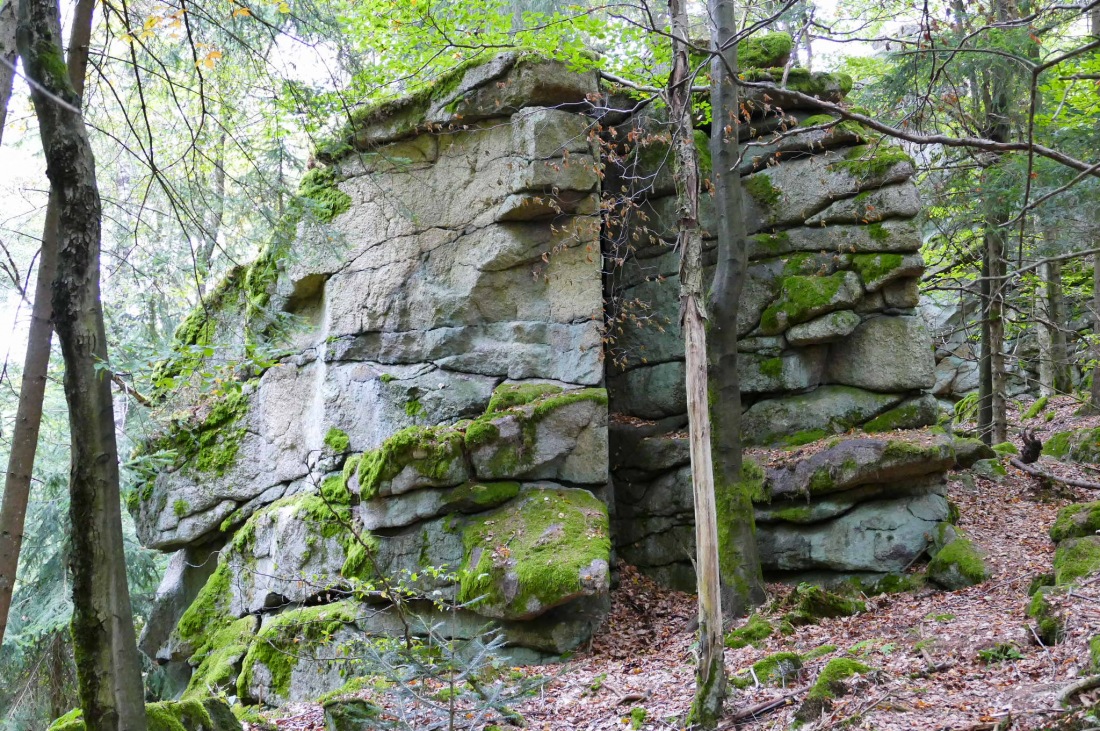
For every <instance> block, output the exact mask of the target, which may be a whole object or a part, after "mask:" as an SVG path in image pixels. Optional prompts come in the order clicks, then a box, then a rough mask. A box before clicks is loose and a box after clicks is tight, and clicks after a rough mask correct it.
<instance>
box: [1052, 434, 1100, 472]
mask: <svg viewBox="0 0 1100 731" xmlns="http://www.w3.org/2000/svg"><path fill="white" fill-rule="evenodd" d="M1043 454H1045V455H1047V456H1050V457H1054V458H1055V459H1059V460H1062V461H1065V462H1088V463H1094V464H1095V463H1100V427H1097V428H1095V429H1078V430H1075V431H1065V432H1058V433H1057V434H1053V435H1051V436H1050V437H1049V438H1048V439H1047V441H1046V443H1045V444H1044V445H1043Z"/></svg>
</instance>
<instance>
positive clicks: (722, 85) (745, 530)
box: [707, 0, 764, 616]
mask: <svg viewBox="0 0 1100 731" xmlns="http://www.w3.org/2000/svg"><path fill="white" fill-rule="evenodd" d="M707 10H708V15H709V16H710V24H711V42H712V45H713V46H714V48H715V49H717V50H721V54H720V55H716V56H715V57H714V59H713V61H712V63H711V110H712V111H711V117H712V119H713V120H714V121H713V122H712V124H711V136H710V152H711V159H712V161H713V166H712V167H713V169H714V173H713V175H714V181H713V182H714V208H715V212H716V215H717V229H718V230H717V231H716V233H717V235H718V266H717V268H716V269H715V272H714V281H713V282H712V284H711V297H710V307H711V312H712V313H713V315H714V317H713V318H712V319H711V321H710V327H709V330H708V335H709V336H710V341H709V348H708V350H709V355H710V359H709V360H710V382H711V387H710V390H711V392H712V393H713V395H714V398H713V399H712V407H711V421H712V424H713V427H714V430H713V434H712V443H713V450H714V479H715V498H716V502H717V508H718V523H719V526H720V529H719V536H720V537H721V540H720V546H719V550H720V554H719V561H720V568H721V577H722V607H723V608H724V609H725V611H726V613H727V615H729V616H741V615H744V614H747V613H748V611H749V610H750V609H751V608H752V607H754V606H756V605H758V604H760V603H761V602H763V600H764V580H763V576H762V575H761V571H760V557H759V555H758V553H757V548H756V526H755V524H754V523H755V514H754V512H753V506H752V497H751V496H750V495H749V493H748V490H746V489H745V482H744V481H743V479H742V464H741V381H740V377H739V375H738V371H737V358H738V356H737V314H738V310H739V309H740V302H741V290H742V287H743V284H744V280H745V270H746V268H747V266H748V264H747V252H746V251H745V239H746V236H745V219H744V214H743V212H742V209H741V196H742V191H741V176H740V175H739V174H738V171H737V168H738V164H737V155H738V149H737V137H738V135H737V127H738V124H739V121H740V119H739V115H740V113H741V110H740V106H739V104H738V99H737V84H736V83H735V78H736V74H737V45H736V44H734V43H732V40H733V38H734V37H735V36H736V33H737V19H736V7H735V3H734V0H709V2H708V4H707Z"/></svg>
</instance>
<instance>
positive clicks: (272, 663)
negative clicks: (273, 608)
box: [237, 600, 359, 699]
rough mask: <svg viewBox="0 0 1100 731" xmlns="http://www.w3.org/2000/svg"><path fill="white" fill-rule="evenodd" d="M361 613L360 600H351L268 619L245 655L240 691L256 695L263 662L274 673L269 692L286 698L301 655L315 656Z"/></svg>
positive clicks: (238, 692)
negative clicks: (256, 679)
mask: <svg viewBox="0 0 1100 731" xmlns="http://www.w3.org/2000/svg"><path fill="white" fill-rule="evenodd" d="M358 613H359V607H358V604H356V603H355V602H354V601H350V600H349V601H343V602H336V603H335V604H322V605H319V606H315V607H305V608H300V609H293V610H291V611H287V612H283V613H281V614H277V615H275V616H274V617H271V618H270V619H268V620H267V621H266V623H265V624H264V626H263V628H261V629H260V632H259V633H258V634H257V635H256V639H255V641H253V643H252V645H251V646H250V647H249V649H248V653H247V654H246V655H245V657H244V661H243V664H242V668H241V674H240V677H239V678H238V679H237V695H238V696H239V697H241V698H251V697H252V694H251V692H250V691H249V688H250V687H251V685H252V676H253V674H254V672H255V669H256V666H257V665H258V664H262V665H263V666H265V667H266V668H267V670H268V672H269V673H270V676H271V681H270V685H269V686H268V690H269V692H270V693H271V694H273V695H275V696H279V697H281V698H283V699H286V698H287V696H288V695H289V693H290V678H291V673H293V671H294V668H295V667H296V666H297V664H298V662H299V660H300V658H304V657H311V656H314V655H315V654H317V651H318V650H320V649H321V648H323V647H325V646H327V645H329V644H330V643H331V642H332V640H333V637H334V636H335V635H336V633H337V632H338V631H339V630H341V629H342V628H344V627H345V626H349V625H354V624H355V622H356V620H357V619H358Z"/></svg>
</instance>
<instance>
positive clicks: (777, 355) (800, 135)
mask: <svg viewBox="0 0 1100 731" xmlns="http://www.w3.org/2000/svg"><path fill="white" fill-rule="evenodd" d="M748 76H749V77H750V78H749V80H754V79H764V80H778V79H780V78H782V70H781V69H779V70H771V71H769V70H751V69H750V70H749V71H748ZM788 83H789V84H790V87H791V88H792V89H795V90H797V91H802V92H804V93H808V94H811V95H816V96H817V97H819V98H823V99H826V100H829V101H838V100H840V99H841V98H842V97H843V96H844V94H845V92H846V91H847V84H846V83H845V79H844V78H843V77H838V76H833V75H830V74H807V73H806V72H801V71H797V70H796V71H795V72H792V74H791V75H790V77H789V79H788ZM746 106H747V108H748V109H750V110H751V111H752V117H751V121H750V122H749V123H748V124H746V125H744V126H743V127H741V128H740V137H741V146H742V151H743V157H742V160H743V162H742V163H741V167H740V170H739V172H740V174H741V180H742V185H743V189H744V201H743V203H744V214H745V220H746V223H747V227H748V233H749V234H750V238H749V250H748V259H749V267H748V271H747V275H746V277H745V279H744V288H743V293H742V296H741V301H740V312H739V313H738V317H737V324H736V325H737V331H738V335H739V336H740V338H741V341H740V343H739V345H738V351H739V355H738V371H739V376H740V383H741V391H742V399H743V402H744V408H745V411H744V413H743V414H742V438H743V440H744V442H745V443H746V444H748V445H753V444H756V445H775V444H785V445H792V446H793V445H799V444H804V443H808V442H811V441H813V440H815V439H820V438H822V437H826V436H828V435H830V434H835V433H840V432H846V431H848V430H851V429H863V430H864V431H867V432H888V431H890V430H893V429H898V428H902V429H905V428H914V427H920V426H924V425H927V424H931V423H934V422H935V421H936V416H937V404H936V401H935V399H934V398H933V397H932V396H931V395H930V394H928V393H926V390H927V389H929V388H931V387H932V385H933V384H934V382H935V379H934V376H933V367H934V362H933V358H932V350H931V347H930V342H929V336H928V333H927V332H926V328H925V325H924V321H923V319H922V318H921V316H920V314H919V312H918V310H917V306H918V304H919V302H918V283H919V279H920V276H921V273H922V272H923V271H924V262H923V260H922V259H921V256H920V253H919V250H920V245H921V235H920V227H919V224H918V222H917V220H916V217H917V214H918V213H919V211H920V201H919V198H918V195H917V188H916V186H915V185H914V184H913V182H912V181H911V180H910V178H911V176H912V175H913V172H914V170H913V164H912V161H911V160H910V159H909V158H908V156H907V155H905V154H904V153H903V152H902V151H901V150H900V149H898V148H896V147H892V146H890V145H889V144H888V143H887V142H885V141H883V140H880V139H878V138H875V137H873V136H871V135H869V134H867V133H866V131H864V130H862V129H861V128H860V127H859V126H858V125H853V124H851V123H840V124H836V120H835V119H833V118H831V117H829V116H828V115H821V114H818V113H815V111H814V110H813V109H809V108H804V107H803V106H802V105H801V102H800V101H799V100H798V99H796V98H794V97H793V96H791V95H787V94H779V95H778V96H776V95H775V94H774V93H772V94H771V95H770V96H769V95H764V94H762V93H750V94H749V96H748V98H747V99H746ZM830 124H832V126H828V125H830ZM814 128H816V129H814ZM613 137H614V139H615V140H626V141H627V142H625V143H620V144H618V145H617V146H616V147H615V150H616V152H617V154H616V156H614V158H613V159H611V160H609V165H608V184H607V190H610V191H626V192H627V195H624V196H623V200H624V202H623V203H622V206H621V207H622V210H623V211H624V219H625V221H624V222H623V224H622V225H621V226H618V227H616V226H614V225H613V226H612V227H610V231H609V235H608V236H606V237H605V241H604V247H605V252H606V254H607V255H608V257H609V258H610V259H612V260H616V261H619V262H621V266H620V267H619V268H618V269H617V270H616V271H615V273H614V274H613V275H612V277H610V278H609V279H610V281H611V285H610V290H609V293H608V294H609V298H608V299H609V306H610V308H611V310H610V312H609V314H610V319H611V320H612V327H611V329H610V332H611V335H612V338H613V342H612V344H611V346H610V350H609V355H610V356H611V357H609V358H608V370H607V383H608V393H609V395H610V399H611V409H612V412H613V413H615V414H618V415H622V416H624V417H628V418H618V419H616V420H617V421H618V423H613V425H612V430H611V449H612V455H613V461H612V469H613V471H614V477H615V485H616V495H617V499H618V502H617V505H616V511H615V514H616V520H615V534H616V547H617V550H618V551H619V553H620V555H621V556H622V558H623V559H625V560H626V561H628V562H630V563H633V564H635V565H637V566H639V567H641V568H642V569H643V570H645V571H648V572H649V573H651V574H653V575H655V576H657V577H659V578H661V579H662V580H665V581H667V582H668V583H671V584H673V585H676V586H680V587H684V588H691V587H692V586H693V585H694V576H693V572H692V570H691V567H690V563H689V557H690V556H692V555H694V545H695V542H694V535H693V528H692V498H691V485H690V469H689V467H688V466H687V465H688V461H687V453H686V451H685V450H684V448H683V444H682V441H683V440H682V439H681V438H680V437H678V436H676V433H677V432H679V431H680V430H683V429H685V428H686V423H687V418H686V413H685V412H686V407H685V401H684V363H683V337H682V335H681V333H680V329H679V327H678V319H679V299H678V295H679V277H678V270H679V258H678V257H679V253H678V252H677V251H675V250H674V248H673V244H674V242H675V237H676V200H675V190H674V184H673V182H674V181H673V179H672V176H671V173H670V172H669V170H668V165H667V164H666V163H667V162H668V160H669V159H670V158H671V155H670V152H669V146H668V135H667V132H665V131H664V127H663V125H662V120H661V119H660V118H659V117H647V116H644V115H638V116H635V117H633V118H631V119H629V120H627V121H625V122H624V123H623V124H621V125H620V126H619V127H618V128H617V129H616V130H615V133H614V135H613ZM697 137H698V138H699V139H698V140H697V147H698V148H699V149H700V150H701V152H702V155H701V157H702V165H703V174H704V176H706V175H708V174H709V173H710V172H711V171H710V170H709V155H708V154H706V152H705V151H706V135H704V134H702V133H697ZM700 215H701V221H700V223H701V226H702V228H703V229H704V235H705V236H706V237H708V238H706V239H705V245H707V246H708V248H707V253H706V256H707V260H706V262H705V263H709V264H710V266H709V267H708V269H707V276H709V275H710V274H711V273H712V272H713V271H714V266H713V262H714V261H715V255H716V252H715V251H714V246H715V242H714V240H713V239H712V238H709V237H710V236H711V235H712V233H713V232H714V231H715V230H716V221H715V218H714V215H715V214H714V207H713V202H712V200H711V196H710V195H709V194H708V193H706V192H704V194H703V195H702V199H701V214H700ZM670 433H671V434H673V436H667V435H668V434H670ZM878 443H879V442H868V443H867V444H868V445H872V444H878ZM852 449H854V450H856V451H859V452H860V453H863V452H865V451H867V450H868V449H870V450H871V451H874V450H873V448H872V447H870V446H865V447H859V448H857V447H854V446H853V447H852ZM792 459H797V458H796V457H792ZM841 461H843V459H841ZM945 464H948V463H946V462H944V461H943V460H933V461H932V462H930V463H928V469H927V473H919V474H918V475H905V477H906V479H907V480H909V482H912V480H910V479H909V478H912V477H919V476H920V475H923V474H927V475H928V479H927V480H924V483H927V484H923V485H919V484H908V485H906V486H905V488H904V490H901V488H898V489H899V490H900V492H896V493H895V492H892V488H891V487H890V486H891V485H893V483H894V481H895V480H896V479H897V476H896V475H893V474H891V473H890V472H889V471H886V472H884V473H883V474H882V475H880V476H879V478H875V479H869V478H868V479H866V480H863V481H862V482H860V483H858V484H857V487H858V488H859V489H858V490H856V491H855V492H849V493H846V494H845V496H844V498H843V499H842V500H840V501H839V502H838V500H837V499H836V498H835V496H834V497H830V498H829V499H828V500H825V502H824V503H823V504H822V505H818V504H817V502H818V500H819V498H818V496H817V495H814V494H811V493H806V499H807V500H809V503H808V505H807V506H806V512H805V515H801V514H800V516H799V517H798V518H797V519H795V518H794V517H793V515H794V513H793V512H792V511H789V510H786V509H785V508H782V509H775V508H773V507H770V506H768V505H767V504H766V502H765V503H764V504H762V505H760V506H759V509H758V511H757V519H758V521H759V523H760V527H759V531H758V534H759V537H760V541H761V556H762V558H763V560H764V562H765V569H766V570H770V571H773V572H801V573H806V572H810V573H812V572H815V571H840V572H846V573H858V572H864V571H872V572H874V571H891V570H897V569H898V568H899V567H901V566H904V565H905V564H906V563H908V561H909V560H910V559H911V558H912V556H915V555H916V554H917V553H919V552H920V551H922V550H923V547H924V542H923V532H924V531H925V530H926V529H927V526H928V525H929V524H928V521H929V520H931V521H933V524H934V522H935V521H937V520H942V519H943V515H945V511H946V503H945V502H944V500H943V498H942V496H940V495H939V494H938V490H939V488H938V482H939V477H940V475H942V471H943V470H944V469H945V466H944V465H945ZM914 468H915V469H920V468H919V467H917V466H916V465H915V466H914ZM918 482H920V481H919V480H918ZM875 484H877V485H878V488H882V489H878V488H876V489H864V488H866V487H868V486H872V485H875ZM903 495H904V496H903ZM841 504H843V505H841ZM856 536H861V537H859V538H857V537H856ZM886 537H888V538H886ZM884 541H885V543H889V544H892V545H894V544H896V546H897V547H898V548H897V549H896V551H895V549H893V548H891V549H889V550H887V549H883V548H882V545H880V544H883V542H884ZM868 542H869V543H868ZM872 543H874V544H875V545H871V544H872ZM884 550H886V554H891V551H893V552H894V553H896V555H897V556H906V558H904V560H901V561H900V566H899V562H898V561H897V560H886V554H884V553H883V551H884ZM891 555H893V554H891Z"/></svg>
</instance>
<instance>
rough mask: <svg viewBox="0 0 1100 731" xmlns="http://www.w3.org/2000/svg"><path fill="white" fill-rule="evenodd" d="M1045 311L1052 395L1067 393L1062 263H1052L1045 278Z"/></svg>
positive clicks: (1067, 369) (1067, 375) (1067, 358)
mask: <svg viewBox="0 0 1100 731" xmlns="http://www.w3.org/2000/svg"><path fill="white" fill-rule="evenodd" d="M1046 279H1047V281H1046V300H1047V310H1048V311H1049V312H1050V323H1051V328H1050V364H1051V369H1052V372H1053V380H1052V381H1051V387H1052V388H1053V389H1054V393H1069V391H1070V389H1071V388H1072V381H1071V379H1070V375H1069V351H1068V346H1067V343H1066V297H1065V293H1064V291H1063V290H1062V262H1060V261H1052V262H1050V264H1049V268H1048V269H1047V277H1046Z"/></svg>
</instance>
